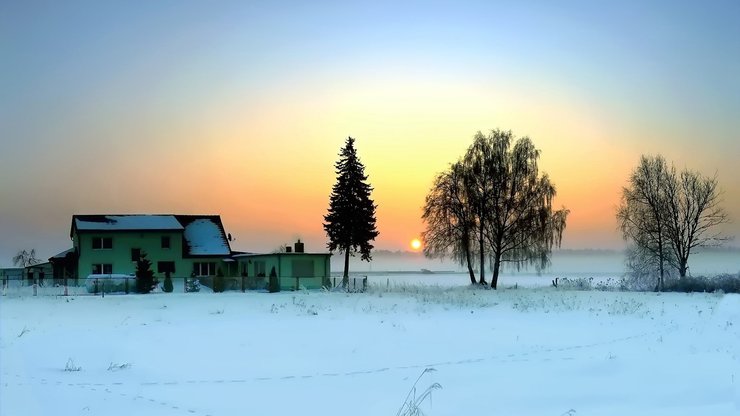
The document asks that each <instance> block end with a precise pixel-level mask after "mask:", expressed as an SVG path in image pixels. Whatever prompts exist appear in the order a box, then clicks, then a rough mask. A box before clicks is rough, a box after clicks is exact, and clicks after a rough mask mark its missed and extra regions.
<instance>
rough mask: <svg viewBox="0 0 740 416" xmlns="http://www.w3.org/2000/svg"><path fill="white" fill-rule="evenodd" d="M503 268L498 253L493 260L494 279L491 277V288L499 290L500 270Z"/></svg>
mask: <svg viewBox="0 0 740 416" xmlns="http://www.w3.org/2000/svg"><path fill="white" fill-rule="evenodd" d="M500 268H501V255H500V254H499V253H496V255H495V257H494V259H493V277H491V288H492V289H497V288H498V270H499V269H500Z"/></svg>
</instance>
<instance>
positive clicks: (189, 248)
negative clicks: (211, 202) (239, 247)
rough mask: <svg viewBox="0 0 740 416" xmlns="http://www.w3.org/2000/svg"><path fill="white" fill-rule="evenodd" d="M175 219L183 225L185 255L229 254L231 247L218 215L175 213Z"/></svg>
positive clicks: (220, 255)
mask: <svg viewBox="0 0 740 416" xmlns="http://www.w3.org/2000/svg"><path fill="white" fill-rule="evenodd" d="M175 217H177V220H178V221H179V222H180V224H182V226H183V227H185V230H184V231H183V236H184V237H185V239H184V240H185V246H184V247H183V255H184V256H186V257H188V256H189V257H200V256H219V257H222V256H229V255H231V247H229V240H228V238H227V236H226V231H225V230H224V225H223V224H222V223H221V217H220V216H218V215H176V216H175Z"/></svg>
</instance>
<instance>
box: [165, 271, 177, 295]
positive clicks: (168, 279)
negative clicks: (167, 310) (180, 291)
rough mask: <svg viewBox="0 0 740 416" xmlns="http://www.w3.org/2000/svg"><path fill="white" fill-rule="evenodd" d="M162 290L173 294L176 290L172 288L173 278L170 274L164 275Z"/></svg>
mask: <svg viewBox="0 0 740 416" xmlns="http://www.w3.org/2000/svg"><path fill="white" fill-rule="evenodd" d="M162 290H164V291H165V292H166V293H172V291H173V290H175V288H174V287H173V286H172V277H170V272H167V273H165V275H164V286H163V287H162Z"/></svg>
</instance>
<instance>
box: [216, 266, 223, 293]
mask: <svg viewBox="0 0 740 416" xmlns="http://www.w3.org/2000/svg"><path fill="white" fill-rule="evenodd" d="M224 286H225V285H224V272H223V271H221V269H220V268H219V269H218V270H217V271H216V276H215V277H214V278H213V291H214V292H219V293H220V292H223V291H224V288H225V287H224Z"/></svg>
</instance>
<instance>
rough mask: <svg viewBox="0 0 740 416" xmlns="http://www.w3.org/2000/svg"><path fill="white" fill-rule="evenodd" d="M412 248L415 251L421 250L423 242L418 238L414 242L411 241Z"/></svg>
mask: <svg viewBox="0 0 740 416" xmlns="http://www.w3.org/2000/svg"><path fill="white" fill-rule="evenodd" d="M411 248H413V249H414V250H418V249H420V248H421V241H419V239H418V238H414V239H413V240H411Z"/></svg>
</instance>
